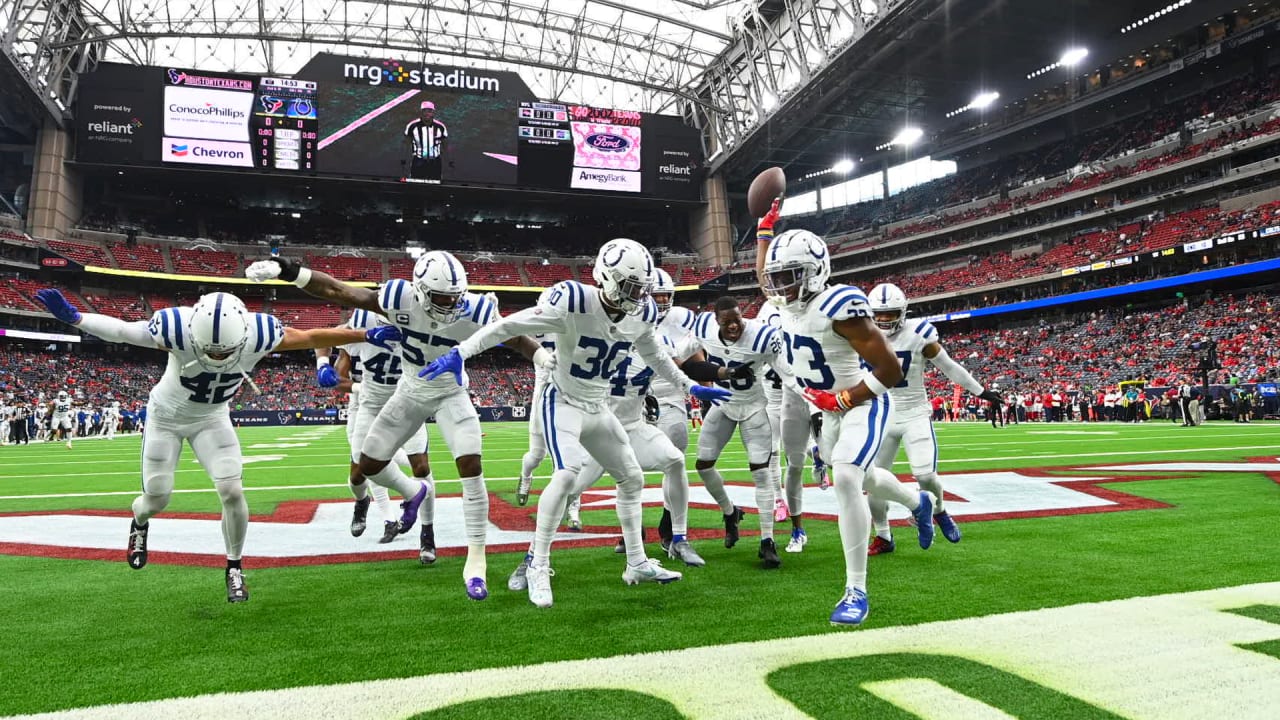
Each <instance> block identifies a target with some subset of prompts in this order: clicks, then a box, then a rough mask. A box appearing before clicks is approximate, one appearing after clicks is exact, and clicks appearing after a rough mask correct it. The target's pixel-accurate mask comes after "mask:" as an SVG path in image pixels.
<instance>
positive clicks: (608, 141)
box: [587, 133, 631, 152]
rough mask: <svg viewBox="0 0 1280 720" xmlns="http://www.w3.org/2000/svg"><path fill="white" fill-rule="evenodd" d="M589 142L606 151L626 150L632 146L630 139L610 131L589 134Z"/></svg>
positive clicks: (592, 145) (594, 146)
mask: <svg viewBox="0 0 1280 720" xmlns="http://www.w3.org/2000/svg"><path fill="white" fill-rule="evenodd" d="M587 144H588V145H590V146H591V147H593V148H595V149H597V150H603V151H605V152H626V151H627V148H629V147H631V141H630V140H628V139H626V138H624V137H622V136H621V135H612V134H609V133H592V134H590V135H588V136H587Z"/></svg>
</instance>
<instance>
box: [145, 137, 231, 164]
mask: <svg viewBox="0 0 1280 720" xmlns="http://www.w3.org/2000/svg"><path fill="white" fill-rule="evenodd" d="M163 143H164V148H163V150H162V151H161V156H160V157H161V159H162V160H163V161H164V162H167V163H186V164H188V165H221V166H223V167H247V168H251V167H253V146H252V145H250V144H249V143H247V142H223V141H220V140H192V139H189V138H178V137H169V136H167V135H166V136H165V137H164V138H163Z"/></svg>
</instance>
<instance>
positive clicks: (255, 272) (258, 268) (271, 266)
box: [244, 260, 280, 282]
mask: <svg viewBox="0 0 1280 720" xmlns="http://www.w3.org/2000/svg"><path fill="white" fill-rule="evenodd" d="M244 276H245V277H247V278H249V279H250V280H252V281H254V282H266V281H268V280H275V279H276V278H278V277H280V264H279V263H276V262H272V261H271V260H258V261H257V262H254V263H252V264H250V265H249V267H247V268H245V270H244Z"/></svg>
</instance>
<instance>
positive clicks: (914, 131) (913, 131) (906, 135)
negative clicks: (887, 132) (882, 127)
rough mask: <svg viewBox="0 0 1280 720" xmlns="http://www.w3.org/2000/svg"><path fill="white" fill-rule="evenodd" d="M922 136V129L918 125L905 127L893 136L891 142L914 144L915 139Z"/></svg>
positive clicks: (903, 144)
mask: <svg viewBox="0 0 1280 720" xmlns="http://www.w3.org/2000/svg"><path fill="white" fill-rule="evenodd" d="M922 137H924V131H923V130H921V129H920V128H918V127H905V128H902V132H899V133H898V134H897V135H895V136H894V137H893V140H892V141H891V144H893V145H902V146H908V145H915V144H916V141H917V140H919V139H920V138H922Z"/></svg>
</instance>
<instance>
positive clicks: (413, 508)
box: [396, 483, 427, 535]
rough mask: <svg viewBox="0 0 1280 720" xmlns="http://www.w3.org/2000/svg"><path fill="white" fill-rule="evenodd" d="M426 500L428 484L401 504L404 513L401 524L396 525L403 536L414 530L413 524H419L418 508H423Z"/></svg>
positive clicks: (423, 484) (401, 515)
mask: <svg viewBox="0 0 1280 720" xmlns="http://www.w3.org/2000/svg"><path fill="white" fill-rule="evenodd" d="M426 499H427V484H426V483H422V487H421V488H420V489H419V490H418V494H417V495H414V496H413V497H412V498H411V499H409V500H405V501H404V502H402V503H400V509H401V510H403V511H404V512H402V513H400V522H399V523H398V524H397V525H396V530H397V531H399V533H400V534H401V535H403V534H405V533H407V532H409V530H411V529H412V528H413V524H414V523H416V522H418V508H419V507H421V506H422V501H424V500H426Z"/></svg>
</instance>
